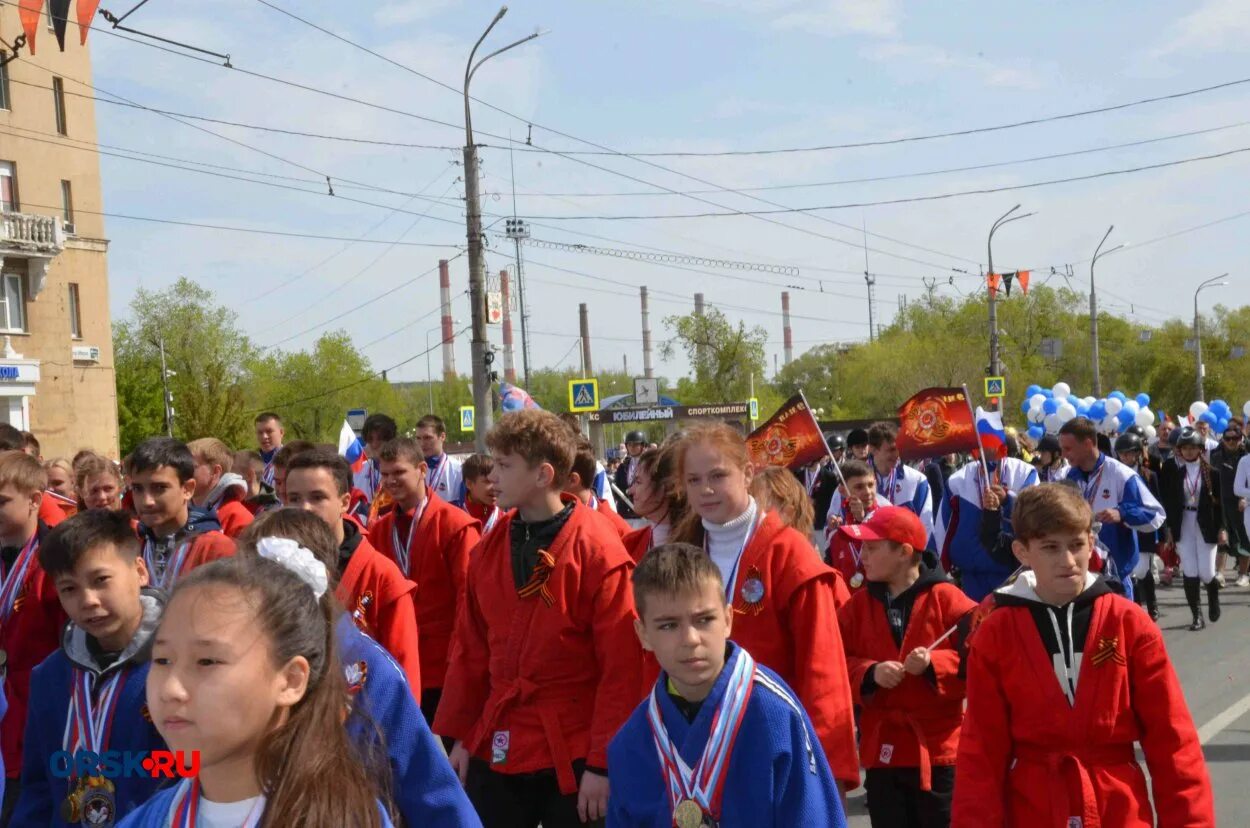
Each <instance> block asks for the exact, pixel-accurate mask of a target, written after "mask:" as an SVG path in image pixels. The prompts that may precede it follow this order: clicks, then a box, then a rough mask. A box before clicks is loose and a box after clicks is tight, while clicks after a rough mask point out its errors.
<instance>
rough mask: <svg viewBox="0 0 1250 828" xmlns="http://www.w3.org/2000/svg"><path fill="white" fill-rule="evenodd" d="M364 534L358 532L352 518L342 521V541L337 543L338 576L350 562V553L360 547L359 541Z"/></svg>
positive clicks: (352, 553) (358, 528) (357, 527)
mask: <svg viewBox="0 0 1250 828" xmlns="http://www.w3.org/2000/svg"><path fill="white" fill-rule="evenodd" d="M363 538H364V535H362V534H361V533H360V526H358V525H357V524H356V521H354V520H346V519H344V521H343V542H342V543H341V544H339V558H338V577H340V578H342V577H343V573H344V572H346V571H347V565H348V564H349V563H351V560H352V555H354V554H356V550H357V549H359V548H360V541H361V539H363Z"/></svg>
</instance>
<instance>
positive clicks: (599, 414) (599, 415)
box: [589, 402, 750, 425]
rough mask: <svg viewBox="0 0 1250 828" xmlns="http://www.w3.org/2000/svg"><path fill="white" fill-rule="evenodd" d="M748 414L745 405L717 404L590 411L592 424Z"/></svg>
mask: <svg viewBox="0 0 1250 828" xmlns="http://www.w3.org/2000/svg"><path fill="white" fill-rule="evenodd" d="M748 413H750V406H749V405H747V403H744V402H740V403H718V404H716V405H659V406H653V407H651V408H610V409H608V410H607V411H592V412H590V414H589V418H590V421H591V422H592V423H607V424H609V425H611V424H613V423H654V422H666V421H671V420H691V419H700V418H712V419H728V418H733V417H746V416H747V414H748Z"/></svg>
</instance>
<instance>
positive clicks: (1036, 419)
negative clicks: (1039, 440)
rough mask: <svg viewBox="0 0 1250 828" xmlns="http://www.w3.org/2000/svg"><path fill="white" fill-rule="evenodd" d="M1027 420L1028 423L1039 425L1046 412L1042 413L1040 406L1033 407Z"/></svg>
mask: <svg viewBox="0 0 1250 828" xmlns="http://www.w3.org/2000/svg"><path fill="white" fill-rule="evenodd" d="M1028 418H1029V422H1030V423H1040V422H1041V421H1042V420H1044V419H1045V418H1046V412H1044V411H1042V407H1041V406H1040V405H1035V406H1033V407H1032V408H1030V409H1029V413H1028Z"/></svg>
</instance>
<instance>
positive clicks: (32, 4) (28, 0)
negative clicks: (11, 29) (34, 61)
mask: <svg viewBox="0 0 1250 828" xmlns="http://www.w3.org/2000/svg"><path fill="white" fill-rule="evenodd" d="M18 9H19V14H20V16H21V18H22V31H23V32H25V33H26V48H27V49H30V53H31V54H32V55H33V54H34V53H35V35H36V34H38V32H39V21H40V20H41V19H42V18H43V0H21V3H20V4H19V5H18Z"/></svg>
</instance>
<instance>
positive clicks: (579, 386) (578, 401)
mask: <svg viewBox="0 0 1250 828" xmlns="http://www.w3.org/2000/svg"><path fill="white" fill-rule="evenodd" d="M598 410H599V380H597V379H576V380H569V411H572V412H573V413H574V414H583V413H585V412H587V411H598Z"/></svg>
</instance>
